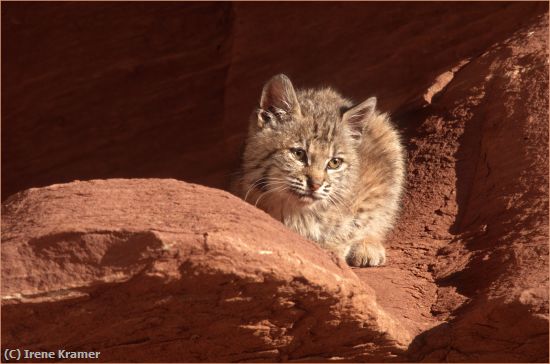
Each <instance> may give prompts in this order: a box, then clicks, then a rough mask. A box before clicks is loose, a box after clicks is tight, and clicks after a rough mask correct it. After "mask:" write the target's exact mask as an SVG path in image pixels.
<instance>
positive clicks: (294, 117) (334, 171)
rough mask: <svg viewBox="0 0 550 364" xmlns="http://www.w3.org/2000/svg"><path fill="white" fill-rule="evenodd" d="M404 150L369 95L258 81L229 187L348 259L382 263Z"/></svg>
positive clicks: (360, 263) (285, 80)
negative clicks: (354, 99)
mask: <svg viewBox="0 0 550 364" xmlns="http://www.w3.org/2000/svg"><path fill="white" fill-rule="evenodd" d="M403 180H404V152H403V147H402V145H401V142H400V140H399V135H398V133H397V132H396V130H395V129H394V127H393V126H392V124H391V122H390V120H389V117H388V115H386V114H381V113H379V112H378V111H377V110H376V98H374V97H371V98H369V99H367V100H366V101H364V102H362V103H360V104H358V105H356V106H353V104H352V103H351V102H350V101H349V100H347V99H345V98H343V97H342V96H341V95H340V94H338V93H337V92H336V91H334V90H333V89H331V88H321V89H309V90H296V91H295V90H294V87H293V86H292V83H291V82H290V80H289V79H288V77H286V76H285V75H283V74H280V75H277V76H274V77H273V78H272V79H271V80H270V81H268V82H267V84H266V85H265V86H264V88H263V91H262V95H261V99H260V105H259V108H258V109H257V110H255V111H254V113H253V114H252V117H251V121H250V126H249V130H248V137H247V140H246V146H245V151H244V154H243V162H242V166H241V171H240V175H239V177H238V178H237V179H236V180H235V181H234V183H233V192H235V193H236V194H237V195H239V196H240V197H241V198H243V199H244V200H245V201H248V202H250V203H252V204H254V205H255V206H257V207H259V208H261V209H262V210H264V211H266V212H267V213H269V214H270V215H271V216H273V217H274V218H276V219H278V220H280V221H282V222H283V223H284V224H285V225H286V226H287V227H289V228H291V229H293V230H295V231H296V232H298V233H299V234H301V235H303V236H305V237H307V238H309V239H311V240H314V241H316V242H317V243H318V244H320V245H321V246H322V247H324V248H327V249H330V250H332V251H334V252H336V253H337V254H339V255H340V256H341V257H343V258H344V259H346V261H347V263H348V264H349V265H352V266H359V267H363V266H377V265H381V264H384V262H385V260H386V252H385V249H384V246H383V245H382V242H383V239H384V236H385V235H386V233H387V232H388V230H389V229H390V228H391V227H392V225H393V223H394V221H395V218H396V214H397V211H398V208H399V198H400V195H401V192H402V189H403Z"/></svg>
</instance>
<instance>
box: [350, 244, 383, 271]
mask: <svg viewBox="0 0 550 364" xmlns="http://www.w3.org/2000/svg"><path fill="white" fill-rule="evenodd" d="M346 262H347V263H348V264H349V265H350V266H352V267H376V266H379V265H383V264H384V263H385V262H386V248H384V245H382V243H381V242H380V241H378V240H364V241H362V242H359V243H353V244H352V245H351V247H350V249H349V252H348V253H347V254H346Z"/></svg>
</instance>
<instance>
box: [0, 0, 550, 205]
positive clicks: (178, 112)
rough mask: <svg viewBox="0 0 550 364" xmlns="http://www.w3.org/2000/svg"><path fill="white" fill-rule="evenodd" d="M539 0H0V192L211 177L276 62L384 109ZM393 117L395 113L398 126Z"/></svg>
mask: <svg viewBox="0 0 550 364" xmlns="http://www.w3.org/2000/svg"><path fill="white" fill-rule="evenodd" d="M547 9H548V6H547V4H545V3H542V2H540V3H536V2H532V3H514V2H506V3H417V4H408V3H338V2H333V3H309V2H307V3H306V2H304V3H293V4H292V5H291V4H289V3H248V2H243V3H228V2H220V3H209V2H195V3H187V2H186V3H147V4H146V3H143V4H141V3H39V4H32V5H30V4H24V3H21V4H20V3H4V4H2V33H3V34H4V37H3V39H2V40H3V42H2V54H3V63H2V67H3V68H2V70H3V72H2V74H3V80H2V94H3V98H2V172H3V173H2V177H3V178H2V199H5V198H6V197H7V196H9V195H11V194H13V193H14V192H17V191H20V190H22V189H25V188H29V187H36V186H45V185H49V184H52V183H58V182H68V181H71V180H74V179H90V178H110V177H174V178H178V179H183V180H187V181H192V182H199V183H203V184H207V185H211V186H216V187H224V186H225V185H226V180H227V176H228V174H229V173H231V172H232V171H233V169H234V167H235V166H236V165H237V164H238V156H239V149H240V146H241V144H242V141H243V132H244V130H245V128H246V123H247V119H248V115H249V113H250V112H251V110H252V108H253V107H254V106H255V103H256V102H257V99H258V97H259V92H260V90H261V87H262V84H263V82H265V81H266V80H267V79H268V78H269V77H271V76H272V75H273V74H275V73H278V72H286V73H287V74H289V75H290V76H291V77H292V79H293V80H294V81H295V83H296V84H297V85H298V86H315V85H319V84H329V85H333V86H335V87H337V88H338V89H340V90H341V91H342V92H343V93H344V94H345V95H349V96H350V97H354V98H355V99H356V100H358V101H359V100H362V99H364V98H366V97H368V96H371V95H377V96H378V98H379V103H380V105H381V106H382V108H383V109H384V110H387V111H391V112H394V113H395V112H397V111H399V110H403V109H407V108H410V105H418V102H417V101H418V100H421V99H422V95H423V94H424V92H425V91H426V89H427V88H428V87H429V86H430V85H431V84H432V82H433V80H434V78H435V77H436V76H438V75H439V74H440V73H442V72H444V71H447V70H448V69H449V68H451V67H453V66H455V65H456V64H457V63H458V62H460V61H462V60H464V59H466V58H471V57H475V56H478V55H479V54H481V53H482V52H483V51H484V50H485V49H486V48H487V47H489V46H490V45H492V44H494V43H495V42H498V41H500V40H503V39H505V38H506V37H507V36H509V35H510V34H512V33H513V32H514V31H515V30H517V29H519V28H521V27H522V26H524V25H526V24H529V23H530V22H531V21H532V19H533V18H534V17H535V16H537V15H540V14H542V13H544V12H545V11H547ZM398 122H399V123H400V124H401V125H402V126H403V127H405V128H406V127H407V124H408V122H407V121H406V119H402V120H398Z"/></svg>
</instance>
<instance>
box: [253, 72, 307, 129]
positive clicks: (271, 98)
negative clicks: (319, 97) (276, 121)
mask: <svg viewBox="0 0 550 364" xmlns="http://www.w3.org/2000/svg"><path fill="white" fill-rule="evenodd" d="M260 108H261V110H262V111H260V114H259V117H260V118H262V115H263V116H264V117H271V119H273V117H275V118H278V117H281V116H284V115H285V114H299V113H300V106H299V104H298V98H297V97H296V92H295V91H294V87H293V86H292V82H290V79H289V78H288V77H287V76H286V75H283V74H282V73H281V74H279V75H276V76H273V77H272V78H271V79H270V80H269V81H267V83H266V84H265V86H264V88H263V90H262V97H261V99H260ZM271 121H272V120H271Z"/></svg>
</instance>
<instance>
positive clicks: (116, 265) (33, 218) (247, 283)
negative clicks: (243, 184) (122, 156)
mask: <svg viewBox="0 0 550 364" xmlns="http://www.w3.org/2000/svg"><path fill="white" fill-rule="evenodd" d="M2 215H3V219H2V232H3V234H2V317H3V320H2V347H3V348H21V349H30V350H42V351H43V350H46V351H50V350H51V351H56V350H57V349H60V348H63V349H67V350H71V351H87V350H90V351H100V352H101V357H100V359H101V361H178V362H181V361H186V362H189V361H243V360H246V361H258V360H269V361H281V360H285V361H286V360H308V361H311V360H313V361H324V360H330V359H331V358H333V359H334V358H340V359H342V360H348V361H349V360H352V361H358V360H369V361H380V360H384V359H388V358H392V357H395V356H396V355H398V354H401V353H402V352H403V351H404V349H406V347H407V345H408V343H409V342H410V340H411V335H410V333H409V332H408V331H407V330H406V329H404V328H402V327H400V325H399V323H398V322H397V321H396V320H394V319H393V318H392V317H391V316H390V315H388V314H387V313H386V312H385V311H384V310H383V309H382V308H380V307H379V305H378V304H377V303H376V298H375V297H376V296H375V294H374V291H373V290H372V289H371V288H370V287H367V286H365V285H364V284H363V283H362V282H361V281H360V280H359V279H358V278H357V276H356V275H355V274H353V272H352V271H351V269H350V268H348V267H347V266H346V265H345V263H344V262H343V261H338V260H336V258H335V257H332V256H330V255H329V254H327V253H326V252H325V251H323V250H322V249H321V248H319V247H317V246H316V245H315V244H314V243H312V242H309V241H306V240H305V239H303V238H302V237H300V236H298V235H296V234H294V233H291V232H289V231H287V230H286V229H285V228H284V227H283V226H282V225H281V224H280V223H279V222H277V221H275V220H273V219H272V218H271V217H269V216H268V215H267V214H265V213H263V212H262V211H260V210H258V209H256V208H254V207H253V206H251V205H248V204H247V203H245V202H243V201H241V200H239V199H238V198H237V197H234V196H232V195H230V194H229V193H227V192H222V191H219V190H214V189H210V188H207V187H202V186H197V185H190V184H186V183H184V182H177V181H174V180H154V179H153V180H109V181H101V180H96V181H90V182H74V183H70V184H63V185H53V186H50V187H47V188H41V189H31V190H28V191H26V192H24V193H20V194H18V195H15V196H13V197H12V198H11V199H9V200H8V201H7V202H6V203H5V205H4V207H3V211H2Z"/></svg>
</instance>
